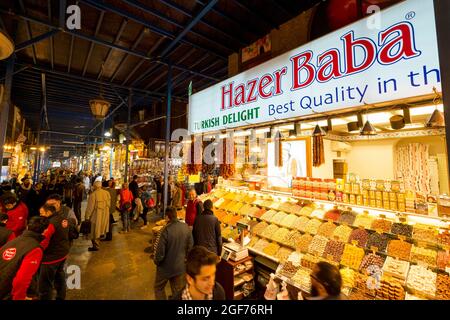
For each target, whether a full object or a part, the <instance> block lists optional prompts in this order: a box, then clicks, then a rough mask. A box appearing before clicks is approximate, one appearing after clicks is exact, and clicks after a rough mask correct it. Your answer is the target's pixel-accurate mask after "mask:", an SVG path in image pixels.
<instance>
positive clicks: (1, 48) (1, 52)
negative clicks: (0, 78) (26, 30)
mask: <svg viewBox="0 0 450 320" xmlns="http://www.w3.org/2000/svg"><path fill="white" fill-rule="evenodd" d="M13 52H14V42H13V41H12V40H11V38H10V37H9V36H8V35H7V34H6V32H5V31H4V30H2V29H0V60H4V59H7V58H9V56H11V55H12V54H13Z"/></svg>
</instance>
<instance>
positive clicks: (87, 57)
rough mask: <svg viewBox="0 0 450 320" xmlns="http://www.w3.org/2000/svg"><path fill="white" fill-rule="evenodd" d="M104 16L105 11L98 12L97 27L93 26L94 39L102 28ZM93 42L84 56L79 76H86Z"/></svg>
mask: <svg viewBox="0 0 450 320" xmlns="http://www.w3.org/2000/svg"><path fill="white" fill-rule="evenodd" d="M104 16H105V11H101V12H100V17H99V18H98V20H97V25H96V26H95V32H94V37H96V36H98V32H99V31H100V27H101V26H102V22H103V17H104ZM94 45H95V43H94V42H91V44H90V45H89V51H88V54H87V56H86V59H85V60H84V64H83V72H82V73H81V75H82V76H83V77H84V76H85V75H86V70H87V67H88V64H89V60H90V59H91V54H92V50H94Z"/></svg>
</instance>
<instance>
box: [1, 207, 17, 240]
mask: <svg viewBox="0 0 450 320" xmlns="http://www.w3.org/2000/svg"><path fill="white" fill-rule="evenodd" d="M7 222H8V215H7V214H6V213H0V248H1V247H2V246H3V245H4V244H5V243H7V242H9V241H11V240H13V239H14V238H15V237H16V236H15V235H14V232H12V231H11V230H9V229H8V228H6V223H7Z"/></svg>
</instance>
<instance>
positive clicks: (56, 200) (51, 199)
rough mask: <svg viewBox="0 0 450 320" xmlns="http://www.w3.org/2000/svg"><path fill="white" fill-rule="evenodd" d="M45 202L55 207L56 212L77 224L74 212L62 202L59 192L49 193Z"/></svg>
mask: <svg viewBox="0 0 450 320" xmlns="http://www.w3.org/2000/svg"><path fill="white" fill-rule="evenodd" d="M45 204H48V205H50V206H53V207H55V209H56V213H58V214H61V215H63V216H64V217H65V218H66V219H70V220H71V221H72V222H73V223H75V225H78V223H79V220H78V219H77V216H76V215H75V212H73V210H72V209H70V208H69V207H68V206H66V205H64V204H62V197H61V196H60V195H59V194H57V193H54V194H51V195H49V196H48V198H47V201H46V202H45Z"/></svg>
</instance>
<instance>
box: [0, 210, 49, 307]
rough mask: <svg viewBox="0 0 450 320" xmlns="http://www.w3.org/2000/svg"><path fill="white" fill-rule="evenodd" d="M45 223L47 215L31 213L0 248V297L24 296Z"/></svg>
mask: <svg viewBox="0 0 450 320" xmlns="http://www.w3.org/2000/svg"><path fill="white" fill-rule="evenodd" d="M47 227H48V219H47V218H44V217H33V218H31V219H30V221H29V222H28V229H27V230H26V231H25V232H24V233H23V234H22V235H21V236H20V237H18V238H15V239H14V240H12V241H10V242H8V243H7V244H5V245H4V246H3V247H2V248H1V249H0V300H3V299H13V300H25V299H26V298H27V296H26V295H27V290H28V287H29V286H30V283H31V280H32V278H33V275H34V274H35V273H36V272H37V270H38V269H39V265H40V264H41V260H42V256H43V251H42V248H41V247H40V241H42V239H43V236H42V233H43V232H44V230H45V229H47Z"/></svg>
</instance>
